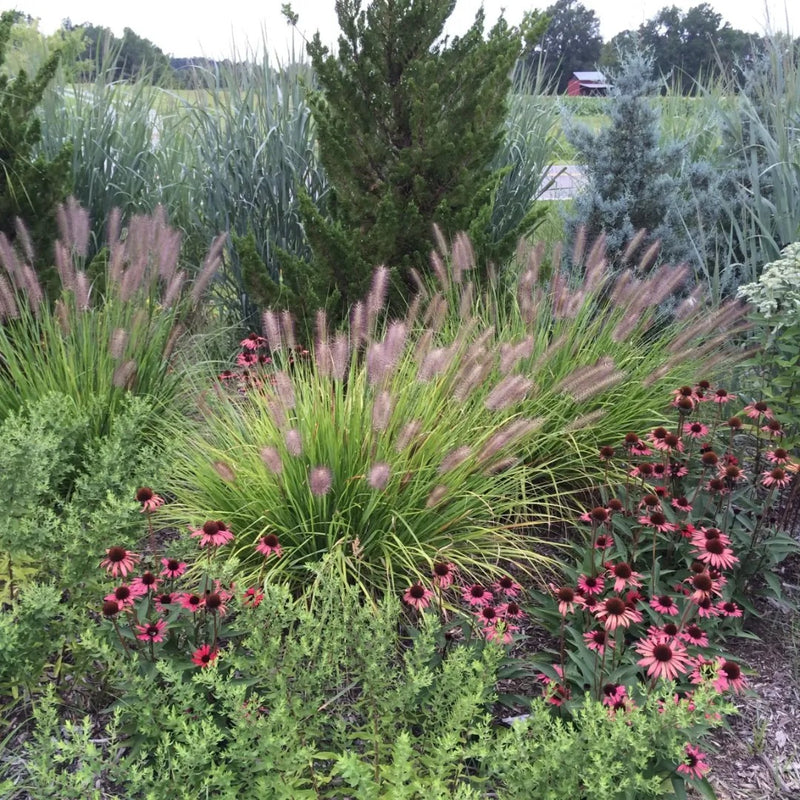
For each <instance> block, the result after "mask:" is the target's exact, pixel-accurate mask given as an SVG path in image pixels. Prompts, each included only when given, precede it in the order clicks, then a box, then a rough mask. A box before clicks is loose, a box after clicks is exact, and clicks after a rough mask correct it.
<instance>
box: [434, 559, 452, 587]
mask: <svg viewBox="0 0 800 800" xmlns="http://www.w3.org/2000/svg"><path fill="white" fill-rule="evenodd" d="M455 577H456V565H455V564H451V563H449V562H447V561H436V562H435V563H434V565H433V583H434V585H435V586H438V587H439V588H440V589H447V588H448V587H449V586H452V584H453V581H454V580H455Z"/></svg>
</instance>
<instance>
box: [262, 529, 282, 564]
mask: <svg viewBox="0 0 800 800" xmlns="http://www.w3.org/2000/svg"><path fill="white" fill-rule="evenodd" d="M256 550H257V551H258V552H259V553H261V555H263V556H264V558H269V557H270V556H271V555H272V554H273V553H274V554H275V556H276V557H277V558H280V557H281V554H282V553H283V550H282V549H281V543H280V542H279V541H278V537H277V536H276V535H275V534H274V533H268V534H266V536H262V537H261V538H260V539H259V540H258V544H257V545H256Z"/></svg>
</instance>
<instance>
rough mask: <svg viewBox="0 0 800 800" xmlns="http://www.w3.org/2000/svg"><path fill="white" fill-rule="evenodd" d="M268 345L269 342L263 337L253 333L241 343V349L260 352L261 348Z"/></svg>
mask: <svg viewBox="0 0 800 800" xmlns="http://www.w3.org/2000/svg"><path fill="white" fill-rule="evenodd" d="M266 343H267V340H266V339H265V338H264V337H263V336H259V335H258V334H257V333H251V334H249V335H248V336H247V337H246V338H245V339H242V341H241V342H239V347H244V349H245V350H258V348H259V347H263V346H264V345H265V344H266Z"/></svg>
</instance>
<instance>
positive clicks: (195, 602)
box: [178, 592, 205, 613]
mask: <svg viewBox="0 0 800 800" xmlns="http://www.w3.org/2000/svg"><path fill="white" fill-rule="evenodd" d="M178 602H179V603H180V605H181V606H182V607H183V608H185V609H186V610H187V611H191V612H192V613H195V612H197V611H199V610H200V609H201V608H202V607H203V605H204V603H205V601H204V600H203V598H202V597H200V595H199V594H192V593H191V592H183V594H179V595H178Z"/></svg>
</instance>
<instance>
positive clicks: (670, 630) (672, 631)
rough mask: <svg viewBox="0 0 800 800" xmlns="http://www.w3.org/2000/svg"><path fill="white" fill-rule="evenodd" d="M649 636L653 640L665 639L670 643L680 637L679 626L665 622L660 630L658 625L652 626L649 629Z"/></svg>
mask: <svg viewBox="0 0 800 800" xmlns="http://www.w3.org/2000/svg"><path fill="white" fill-rule="evenodd" d="M647 635H648V637H650V638H651V639H663V640H664V641H667V642H668V641H670V640H671V639H674V638H675V637H676V636H677V635H678V626H677V625H676V624H675V623H674V622H665V623H664V625H662V626H661V627H660V628H659V627H658V626H657V625H651V626H650V627H649V628H648V629H647Z"/></svg>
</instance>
